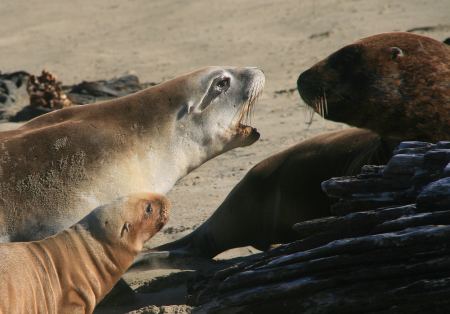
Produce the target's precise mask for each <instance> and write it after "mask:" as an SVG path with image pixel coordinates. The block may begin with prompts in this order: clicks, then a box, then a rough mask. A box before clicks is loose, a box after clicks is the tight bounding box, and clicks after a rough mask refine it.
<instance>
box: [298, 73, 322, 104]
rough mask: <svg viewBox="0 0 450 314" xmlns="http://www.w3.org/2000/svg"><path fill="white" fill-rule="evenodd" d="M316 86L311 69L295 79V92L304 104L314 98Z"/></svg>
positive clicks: (315, 79) (314, 76) (315, 78)
mask: <svg viewBox="0 0 450 314" xmlns="http://www.w3.org/2000/svg"><path fill="white" fill-rule="evenodd" d="M318 85H319V84H318V81H317V75H316V74H315V72H314V71H312V70H311V69H309V70H306V71H304V72H303V73H301V74H300V75H299V77H298V79H297V90H298V92H299V94H300V97H302V99H303V100H304V101H305V102H306V103H308V102H309V101H310V100H311V99H314V98H315V97H316V94H317V93H318V92H319V91H318Z"/></svg>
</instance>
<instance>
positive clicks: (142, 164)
mask: <svg viewBox="0 0 450 314" xmlns="http://www.w3.org/2000/svg"><path fill="white" fill-rule="evenodd" d="M263 85H264V75H263V74H262V72H261V71H260V70H258V69H256V68H221V67H209V68H205V69H201V70H198V71H196V72H192V73H189V74H187V75H184V76H180V77H178V78H175V79H173V80H170V81H167V82H165V83H162V84H160V85H157V86H154V87H151V88H148V89H145V90H143V91H140V92H137V93H135V94H131V95H129V96H125V97H122V98H118V99H114V100H111V101H106V102H103V103H98V104H92V105H86V106H77V107H69V108H66V109H61V110H58V111H55V112H52V113H49V114H46V115H43V116H40V117H38V118H35V119H33V120H31V121H30V122H28V123H26V124H25V125H23V126H22V127H21V128H19V129H17V130H14V131H9V132H4V133H0V156H1V160H0V237H3V241H21V240H30V239H41V238H43V237H46V236H48V235H51V234H54V233H56V232H57V231H60V230H62V229H64V228H66V227H68V226H70V225H71V224H73V223H74V222H76V221H78V220H79V219H80V218H81V217H83V216H84V215H86V214H87V212H86V208H94V207H96V206H98V205H100V204H104V203H107V202H109V201H111V200H113V199H115V198H117V197H118V196H120V195H126V194H131V193H135V192H138V191H142V190H153V191H155V192H159V193H166V192H167V191H168V190H169V189H170V188H171V187H172V186H173V185H174V184H175V182H176V181H177V180H178V179H180V178H181V177H183V176H184V175H186V174H187V173H188V172H190V171H192V170H193V169H195V168H196V167H198V166H200V165H201V164H202V163H204V162H205V161H207V160H208V159H211V158H213V157H215V156H217V155H219V154H221V153H223V152H225V151H228V150H230V149H233V148H235V147H240V146H246V145H250V144H252V143H254V142H255V141H256V140H257V139H258V138H259V134H258V133H257V131H256V130H255V129H253V128H251V127H249V126H245V125H243V124H242V122H243V120H244V118H245V116H246V114H247V112H248V111H249V110H251V107H252V106H253V104H254V102H255V100H256V98H257V96H258V95H259V93H261V91H262V87H263Z"/></svg>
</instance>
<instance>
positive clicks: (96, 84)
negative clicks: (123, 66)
mask: <svg viewBox="0 0 450 314" xmlns="http://www.w3.org/2000/svg"><path fill="white" fill-rule="evenodd" d="M66 88H67V89H68V95H69V98H70V99H71V100H72V101H74V102H76V103H78V104H87V103H93V102H96V101H98V100H106V99H111V98H115V97H121V96H125V95H128V94H131V93H134V92H137V91H138V90H141V89H142V88H143V87H142V86H141V84H140V83H139V78H138V77H137V76H135V75H125V76H121V77H119V78H113V79H111V80H100V81H91V82H87V81H83V82H81V83H80V84H76V85H74V86H71V87H70V86H67V87H66Z"/></svg>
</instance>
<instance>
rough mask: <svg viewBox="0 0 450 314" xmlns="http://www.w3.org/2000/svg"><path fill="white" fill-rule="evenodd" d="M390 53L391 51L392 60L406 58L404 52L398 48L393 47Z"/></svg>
mask: <svg viewBox="0 0 450 314" xmlns="http://www.w3.org/2000/svg"><path fill="white" fill-rule="evenodd" d="M390 51H391V59H392V60H396V59H398V58H401V57H403V56H404V54H403V50H401V49H400V48H398V47H391V49H390Z"/></svg>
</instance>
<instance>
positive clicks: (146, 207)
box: [145, 203, 153, 215]
mask: <svg viewBox="0 0 450 314" xmlns="http://www.w3.org/2000/svg"><path fill="white" fill-rule="evenodd" d="M152 212H153V207H152V203H148V204H147V206H145V213H146V214H147V215H151V213H152Z"/></svg>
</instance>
